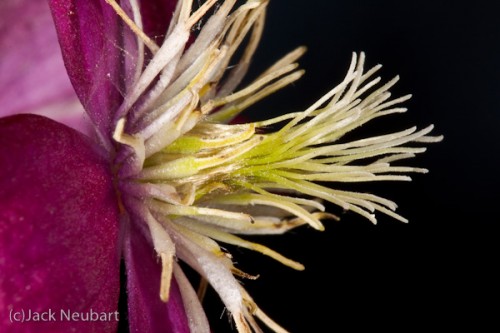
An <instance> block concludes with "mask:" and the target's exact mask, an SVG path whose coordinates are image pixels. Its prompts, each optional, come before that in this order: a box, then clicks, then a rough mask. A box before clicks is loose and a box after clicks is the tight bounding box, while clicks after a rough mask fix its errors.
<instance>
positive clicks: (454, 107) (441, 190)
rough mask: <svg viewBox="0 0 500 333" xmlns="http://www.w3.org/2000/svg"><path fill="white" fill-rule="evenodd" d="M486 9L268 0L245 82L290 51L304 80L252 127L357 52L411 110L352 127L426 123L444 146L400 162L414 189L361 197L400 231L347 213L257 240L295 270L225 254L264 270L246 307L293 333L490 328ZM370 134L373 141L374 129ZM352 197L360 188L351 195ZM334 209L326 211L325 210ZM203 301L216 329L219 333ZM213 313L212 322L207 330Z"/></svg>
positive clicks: (491, 149)
mask: <svg viewBox="0 0 500 333" xmlns="http://www.w3.org/2000/svg"><path fill="white" fill-rule="evenodd" d="M494 4H495V1H484V2H483V1H475V2H456V1H442V0H441V1H389V0H380V1H368V0H366V1H352V0H335V1H314V0H313V1H304V0H302V1H299V0H286V1H285V0H273V1H271V3H270V7H269V12H268V21H267V26H266V31H265V36H264V39H263V41H262V44H261V46H260V48H259V51H258V54H257V57H256V58H255V62H254V66H253V67H252V75H256V74H257V73H258V72H259V71H260V70H262V69H263V68H265V67H266V66H269V65H271V64H272V62H273V61H274V60H277V59H278V58H279V57H280V56H282V55H284V54H285V53H286V52H287V51H289V50H292V49H293V48H295V47H297V46H299V45H306V46H308V53H307V54H306V55H305V56H304V58H303V59H302V61H301V65H302V68H304V69H306V71H307V72H306V75H305V77H304V78H303V79H302V80H301V81H299V82H298V83H296V84H294V85H293V86H291V87H289V88H287V89H285V90H284V91H282V92H280V93H278V94H276V95H275V96H272V97H270V98H268V99H267V100H266V101H264V102H262V103H259V104H258V105H257V106H256V107H254V108H252V109H251V110H250V111H249V112H250V117H257V118H259V117H262V118H264V117H268V116H269V114H270V113H276V114H278V113H283V112H289V111H296V110H298V109H299V108H302V109H304V108H305V107H307V106H308V105H309V104H311V103H312V102H314V101H315V100H316V99H317V98H319V97H320V96H321V95H322V94H323V93H325V92H326V91H327V90H328V89H329V88H331V87H333V86H334V85H335V84H337V83H338V82H340V81H341V80H342V78H343V75H344V73H345V71H346V70H347V67H348V65H349V62H350V58H351V54H352V52H353V51H356V52H359V51H365V52H366V55H367V66H368V67H371V66H373V65H376V64H378V63H381V64H383V65H384V67H383V69H382V71H381V75H382V77H383V78H385V79H386V80H389V79H391V78H392V77H393V76H394V75H397V74H399V75H401V81H400V82H399V83H398V85H397V87H396V88H395V89H392V91H394V93H395V95H397V96H400V95H404V94H407V93H412V94H413V98H412V99H411V100H410V101H409V102H406V106H407V107H408V108H409V112H407V113H406V114H404V115H396V116H392V117H391V118H390V119H389V118H388V119H382V120H378V121H376V122H375V123H374V124H373V126H369V127H367V128H366V132H364V131H365V128H361V129H360V130H359V133H360V135H361V136H363V135H365V134H366V135H370V134H373V133H386V132H388V131H390V130H400V129H406V128H408V127H411V126H413V125H417V126H419V127H420V128H422V127H424V126H427V125H428V124H431V123H433V124H435V125H436V129H435V132H434V133H436V134H443V135H444V136H445V140H444V141H443V142H442V143H439V144H433V145H431V146H430V147H429V150H428V151H427V152H426V153H425V154H423V155H420V156H418V157H417V158H416V159H413V160H411V161H410V164H411V165H415V166H420V167H425V168H428V169H430V173H429V174H427V175H419V174H418V175H415V176H414V177H413V182H411V183H385V184H368V185H365V186H364V187H363V189H367V190H368V191H371V192H373V193H376V194H380V195H382V196H385V197H387V198H389V199H392V200H395V201H396V202H397V203H398V204H399V209H398V212H399V213H400V214H401V215H403V216H405V217H407V218H408V219H409V220H410V223H409V224H402V223H400V222H397V221H395V220H392V219H391V218H389V217H386V216H382V215H379V216H378V219H379V224H378V225H377V226H374V225H372V224H371V223H370V222H368V221H366V220H363V219H362V218H360V217H358V216H356V215H355V214H352V213H346V214H343V215H342V220H341V222H333V221H332V222H330V221H326V222H325V224H326V231H325V232H322V233H320V232H316V231H313V230H310V229H308V228H307V227H306V228H301V229H297V230H295V231H293V232H292V233H290V234H289V235H286V236H282V237H278V238H274V237H269V238H264V239H262V238H260V239H258V240H259V241H261V242H263V243H265V244H267V245H270V246H271V247H273V248H274V249H277V250H279V251H280V252H281V253H283V254H285V255H287V256H288V257H291V258H293V259H296V260H298V261H300V262H302V263H303V264H305V266H306V270H305V271H304V272H295V271H293V270H291V269H289V268H287V267H282V266H281V265H280V264H279V263H276V262H273V261H272V260H270V259H268V258H266V257H263V256H259V255H253V254H250V253H249V252H248V251H246V250H240V249H234V248H230V250H231V252H232V253H233V254H234V256H235V260H236V261H237V262H238V267H239V268H241V269H243V270H245V271H247V272H248V273H252V274H260V278H259V279H258V280H257V281H245V282H244V283H245V286H246V287H247V288H248V290H249V291H250V293H251V294H252V295H253V297H254V299H255V301H256V302H257V303H258V304H259V305H260V306H261V308H263V310H264V311H266V312H267V313H268V314H269V315H270V316H271V317H272V318H274V319H275V320H276V321H277V322H279V323H280V324H282V325H283V326H284V327H285V328H287V329H289V330H290V331H292V332H334V331H336V332H346V331H358V330H359V329H360V328H363V329H370V330H376V329H378V330H389V331H392V330H394V331H396V330H397V331H399V332H406V331H409V330H410V329H421V330H423V331H430V330H434V329H439V330H444V331H451V330H453V329H456V328H458V327H460V328H462V329H465V330H467V331H471V332H482V331H485V330H484V329H483V328H482V327H488V328H489V329H488V331H492V330H494V329H493V327H498V323H497V320H495V318H496V319H498V311H497V310H495V304H496V305H498V293H497V290H496V289H497V288H498V281H499V280H498V277H499V275H498V273H495V270H496V268H497V266H498V252H499V251H498V233H497V232H496V229H497V228H496V225H497V224H498V223H499V222H500V219H499V217H498V210H497V208H498V205H499V199H500V195H499V188H500V180H499V179H500V177H499V175H498V164H499V163H498V162H499V153H500V146H499V142H500V141H499V138H500V135H499V132H500V130H499V128H498V127H499V124H500V99H499V88H500V84H499V83H500V65H499V63H498V61H499V59H500V23H498V13H499V11H498V10H496V9H495V8H494V6H495V5H494ZM372 131H373V133H372ZM358 188H359V187H356V189H358ZM331 209H332V210H333V211H334V212H337V213H338V210H336V208H335V207H331ZM214 300H216V296H215V295H214V294H212V293H209V295H208V303H207V305H208V307H209V310H208V311H209V313H210V316H211V320H212V323H213V330H214V332H229V331H230V329H229V325H228V319H227V316H226V314H222V312H223V307H222V305H221V304H220V303H219V302H218V301H214ZM218 317H221V320H219V321H217V320H214V319H216V318H218Z"/></svg>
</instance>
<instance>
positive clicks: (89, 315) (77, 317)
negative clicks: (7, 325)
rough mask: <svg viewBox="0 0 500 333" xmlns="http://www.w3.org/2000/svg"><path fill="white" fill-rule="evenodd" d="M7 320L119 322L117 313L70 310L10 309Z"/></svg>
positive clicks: (22, 321)
mask: <svg viewBox="0 0 500 333" xmlns="http://www.w3.org/2000/svg"><path fill="white" fill-rule="evenodd" d="M9 319H10V321H11V322H12V323H14V322H21V323H24V322H37V321H38V322H57V321H94V322H96V321H119V320H120V319H119V312H118V311H110V312H105V311H95V310H93V309H90V310H87V311H73V310H70V309H58V310H54V309H48V310H44V311H35V310H32V309H18V310H16V309H11V310H10V312H9Z"/></svg>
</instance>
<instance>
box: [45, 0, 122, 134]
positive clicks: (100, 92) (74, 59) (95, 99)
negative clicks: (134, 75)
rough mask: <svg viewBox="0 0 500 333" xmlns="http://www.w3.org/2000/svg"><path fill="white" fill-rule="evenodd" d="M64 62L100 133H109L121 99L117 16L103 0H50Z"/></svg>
mask: <svg viewBox="0 0 500 333" xmlns="http://www.w3.org/2000/svg"><path fill="white" fill-rule="evenodd" d="M49 4H50V7H51V10H52V15H53V17H54V21H55V25H56V30H57V32H58V37H59V43H60V45H61V49H62V54H63V58H64V63H65V65H66V69H67V71H68V74H69V77H70V79H71V82H72V83H73V86H74V88H75V91H76V93H77V95H78V97H79V98H80V101H81V102H82V104H83V106H84V108H85V110H86V111H87V113H88V114H89V116H90V118H91V120H92V121H93V122H94V123H95V125H96V126H97V128H98V129H99V130H100V132H101V134H103V135H104V136H106V137H109V136H110V134H111V131H112V120H113V113H114V111H116V109H117V108H118V106H119V105H120V102H121V99H122V97H121V93H120V89H121V87H122V86H123V80H124V79H125V76H124V75H123V74H122V73H120V63H121V52H120V50H119V49H120V45H121V37H122V36H121V35H120V33H119V18H118V16H117V15H116V14H115V12H114V11H113V9H112V8H111V7H110V6H109V5H108V4H106V2H105V1H104V0H102V1H100V0H51V1H49Z"/></svg>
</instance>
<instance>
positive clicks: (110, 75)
mask: <svg viewBox="0 0 500 333" xmlns="http://www.w3.org/2000/svg"><path fill="white" fill-rule="evenodd" d="M50 4H51V9H52V14H53V16H54V19H55V24H56V28H57V30H58V36H59V41H60V44H61V49H62V51H63V56H64V59H65V64H66V67H67V70H68V74H69V77H70V79H71V81H72V83H73V86H74V87H75V91H76V93H77V95H78V97H79V98H80V100H81V102H82V104H83V106H84V107H85V110H86V112H87V113H88V115H89V117H90V118H91V120H92V122H93V124H94V125H95V128H96V133H97V136H96V137H97V138H98V140H99V144H100V145H101V148H100V149H101V150H103V151H104V153H103V155H104V156H105V157H104V159H107V161H108V162H109V164H110V165H111V167H110V169H111V170H110V173H111V174H112V177H110V178H109V179H112V182H113V184H114V189H115V191H116V198H115V200H116V206H115V207H114V209H116V207H118V208H119V211H120V228H121V230H122V231H123V235H124V241H123V257H124V260H125V265H126V272H127V283H128V296H129V306H128V308H129V318H130V325H131V328H132V330H136V329H137V328H138V327H142V330H144V329H145V328H147V329H146V330H148V331H153V330H160V329H162V327H165V329H167V330H168V327H170V328H171V329H174V330H176V331H183V330H190V331H191V332H209V331H210V330H209V326H208V320H207V319H206V317H205V315H204V312H203V310H202V307H201V304H200V302H199V300H198V297H197V295H196V293H195V291H194V290H193V287H192V286H191V283H190V281H189V280H188V279H187V278H186V276H185V275H184V273H183V270H182V268H181V265H180V264H179V261H182V262H184V263H185V264H187V265H189V266H190V267H191V268H193V269H194V270H195V271H196V272H198V273H199V275H200V276H201V278H202V281H205V282H206V283H208V284H209V285H210V286H211V287H212V288H213V289H214V290H215V291H216V292H217V293H218V294H219V296H220V298H221V300H222V301H223V303H224V305H225V306H226V308H227V310H228V311H229V313H230V314H231V316H232V318H233V319H234V322H235V324H236V328H237V330H238V331H239V332H251V331H255V332H259V331H260V329H259V325H258V324H257V322H256V321H255V319H254V317H257V318H258V319H259V320H260V321H262V322H263V323H264V324H265V325H267V326H269V327H270V328H271V329H273V330H274V331H276V332H284V331H285V330H284V329H283V328H281V327H280V326H279V325H278V324H276V323H275V322H274V321H272V320H271V319H270V318H269V317H268V316H267V315H266V314H265V313H264V312H263V311H262V310H261V309H260V308H259V307H258V306H257V304H256V303H255V302H254V300H253V299H252V298H251V296H250V295H249V294H248V293H247V291H246V290H245V289H244V288H243V286H242V285H241V284H240V283H239V280H238V279H239V278H250V279H253V278H255V277H254V276H251V275H249V274H247V273H245V272H243V271H241V270H239V269H238V268H236V267H235V266H234V264H233V262H232V257H231V255H230V254H229V253H228V252H227V251H226V250H224V249H223V248H222V246H221V245H220V244H232V245H236V246H240V247H243V248H247V249H251V250H254V251H257V252H260V253H262V254H264V255H266V256H269V257H271V258H274V259H276V260H277V261H279V262H281V263H283V264H285V265H287V266H290V267H291V268H294V269H298V270H302V269H303V268H304V267H303V266H302V265H301V264H300V263H298V262H295V261H293V260H292V259H289V258H287V257H285V256H283V255H282V254H280V253H277V252H276V251H274V250H272V249H270V248H268V247H266V246H264V245H262V244H257V243H255V242H252V241H250V240H248V239H247V238H248V237H246V236H249V235H257V234H280V233H284V232H286V231H288V230H290V229H292V228H295V227H298V226H301V225H309V226H311V227H312V228H314V229H317V230H323V225H322V220H324V219H330V218H334V219H336V218H337V217H336V216H334V215H332V214H330V213H328V212H326V209H325V205H324V202H330V203H333V204H335V205H338V206H340V207H342V208H343V209H345V210H351V211H353V212H355V213H358V214H360V215H362V216H364V217H366V218H367V219H368V220H370V221H372V222H376V217H375V213H376V212H379V213H383V214H387V215H389V216H392V217H394V218H395V219H398V220H400V221H406V220H405V219H404V218H403V217H401V216H400V215H398V214H397V213H395V210H396V204H395V203H394V202H392V201H390V200H387V199H385V198H382V197H379V196H376V195H373V194H367V193H359V192H354V191H348V190H344V189H343V190H341V189H335V187H336V186H335V184H338V183H349V182H369V181H382V180H402V181H406V180H410V178H409V176H407V174H408V173H414V172H421V173H422V172H426V171H427V170H425V169H420V168H414V167H410V166H399V165H394V164H393V162H399V161H401V160H405V159H408V158H411V157H413V156H414V155H415V154H416V153H421V152H423V151H425V148H423V147H421V145H422V143H428V142H436V141H439V140H441V137H432V136H428V134H429V133H430V132H431V130H432V126H429V127H427V128H424V129H422V130H417V129H416V128H410V129H406V130H403V131H400V132H396V133H389V134H382V135H379V136H374V137H370V138H366V139H361V140H355V141H348V140H345V135H346V134H347V133H349V132H351V131H353V130H355V129H357V128H358V127H360V126H362V125H363V124H365V123H367V122H368V121H370V120H372V119H374V118H378V117H381V116H386V115H390V114H395V113H401V112H404V111H406V109H404V108H402V107H400V106H399V104H401V103H402V102H404V101H405V100H407V99H408V98H409V96H404V97H400V98H395V99H391V94H390V93H389V89H390V88H391V87H392V86H393V85H394V84H395V83H396V81H397V80H398V79H397V78H395V79H393V80H391V81H389V82H388V83H386V84H382V85H380V84H379V83H380V78H378V77H374V75H375V73H376V72H377V70H378V69H379V68H380V66H376V67H374V68H372V69H370V70H368V71H365V69H364V54H363V53H361V54H360V55H357V54H353V58H352V62H351V66H350V68H349V69H348V71H347V74H346V77H345V78H344V80H343V81H342V82H341V83H340V84H338V85H337V86H336V87H335V88H333V89H332V90H330V91H329V92H328V93H327V94H326V95H325V96H323V97H321V98H320V99H319V100H318V101H316V102H315V103H314V104H313V105H311V106H310V107H309V108H308V109H307V110H304V111H301V112H294V113H290V114H287V115H283V116H279V117H276V118H273V119H269V120H266V121H259V122H249V123H244V124H232V123H231V120H232V119H233V118H234V117H235V116H237V115H238V114H239V113H241V112H242V111H243V110H245V109H246V108H248V107H249V106H250V105H252V104H254V103H256V102H257V101H259V100H260V99H262V98H264V97H266V96H267V95H269V94H271V93H272V92H274V91H276V90H278V89H280V88H282V87H284V86H286V85H288V84H290V83H292V82H294V81H295V80H297V79H298V78H300V77H301V76H302V75H303V71H302V70H299V69H297V68H298V65H297V63H296V61H297V60H298V59H299V58H300V56H301V55H302V54H303V53H304V51H305V49H304V48H302V47H300V48H298V49H296V50H294V51H292V52H291V53H289V54H288V55H286V56H285V57H283V58H282V59H281V60H279V61H278V62H276V63H275V64H274V65H273V66H271V67H270V68H269V69H268V70H266V71H265V72H264V73H262V74H261V75H260V76H258V77H257V78H256V79H255V80H254V81H253V82H251V83H250V84H249V85H247V86H246V87H242V88H238V87H239V85H240V83H241V81H242V79H243V77H244V76H245V74H246V72H247V70H248V68H249V64H250V61H251V58H252V55H253V54H254V52H255V51H256V48H257V44H258V42H259V39H260V37H261V35H262V32H263V24H264V19H265V12H266V6H267V4H268V1H265V0H261V1H258V0H248V1H245V2H243V3H242V4H238V3H237V1H236V0H225V1H219V2H218V1H215V0H207V1H205V2H203V3H202V4H200V5H199V6H195V5H194V3H193V1H189V0H185V1H178V2H177V3H176V4H175V10H173V15H172V16H171V18H170V16H169V15H168V12H169V10H168V9H169V8H170V7H172V5H173V3H172V2H169V1H153V2H140V1H137V0H128V1H122V2H121V3H120V4H118V2H116V1H114V0H105V1H97V0H96V1H78V0H73V1H58V0H52V1H50ZM155 6H158V7H157V8H155ZM153 8H155V10H157V12H155V11H154V10H153ZM172 8H173V7H172ZM158 11H160V12H163V13H164V15H158ZM167 18H170V20H168V19H167ZM166 23H168V24H166ZM270 127H276V128H278V129H277V130H275V131H274V132H273V131H271V130H269V128H270ZM326 183H329V184H332V187H330V185H328V186H327V185H326ZM151 248H154V251H155V252H156V256H157V258H158V261H159V263H160V266H157V265H156V264H155V262H154V260H153V259H154V258H151V256H149V257H148V253H149V251H150V249H151ZM152 282H153V283H154V284H152V285H151V283H152ZM151 286H153V287H151ZM162 302H163V303H162ZM180 303H182V306H180V305H179V304H180ZM179 308H181V309H182V310H178V309H179ZM158 309H161V310H160V312H158ZM161 311H170V313H171V315H170V316H169V317H168V318H167V319H163V318H162V315H161ZM175 311H178V315H176V314H175V313H177V312H175ZM184 312H185V314H184ZM176 318H177V319H176ZM162 325H164V326H162ZM182 327H184V328H182Z"/></svg>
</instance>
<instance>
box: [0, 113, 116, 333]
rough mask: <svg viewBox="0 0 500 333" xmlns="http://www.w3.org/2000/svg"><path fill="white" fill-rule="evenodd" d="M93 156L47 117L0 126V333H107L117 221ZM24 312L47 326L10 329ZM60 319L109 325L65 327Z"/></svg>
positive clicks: (78, 137)
mask: <svg viewBox="0 0 500 333" xmlns="http://www.w3.org/2000/svg"><path fill="white" fill-rule="evenodd" d="M100 156H102V155H100V154H98V152H97V151H96V150H95V147H93V146H92V144H91V143H90V142H89V140H87V138H86V137H85V136H83V135H82V134H80V133H79V132H77V131H75V130H73V129H71V128H69V127H66V126H64V125H61V124H59V123H57V122H55V121H53V120H50V119H48V118H45V117H41V116H36V115H16V116H12V117H7V118H2V119H0V272H1V274H0V314H1V315H0V331H1V332H51V333H57V332H61V333H63V332H64V333H67V332H86V333H89V332H96V333H106V332H114V331H116V327H117V321H116V318H115V311H116V310H117V307H118V296H119V261H120V257H119V255H120V254H119V246H118V214H119V213H118V208H117V202H116V198H115V193H114V190H113V182H112V175H111V173H110V170H109V166H108V164H107V162H106V161H105V160H104V159H103V158H102V157H100ZM30 310H31V311H32V312H34V313H35V312H38V313H43V312H45V313H47V312H48V311H51V312H52V313H53V317H45V320H44V321H43V322H41V321H40V322H14V323H12V322H11V319H19V318H21V315H19V314H17V317H15V316H16V313H20V312H21V311H24V314H25V315H26V316H27V315H29V311H30ZM61 311H66V312H65V313H67V311H69V312H70V313H71V314H75V315H76V316H88V315H92V312H94V313H95V312H97V313H100V314H101V315H102V313H103V312H104V313H106V314H109V317H108V319H106V320H104V319H105V318H103V317H100V318H99V319H98V320H90V321H78V320H65V319H64V318H63V317H61V316H62V313H61ZM82 318H84V317H82ZM91 318H92V317H91ZM93 318H95V315H94V317H93ZM25 319H27V317H25Z"/></svg>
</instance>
